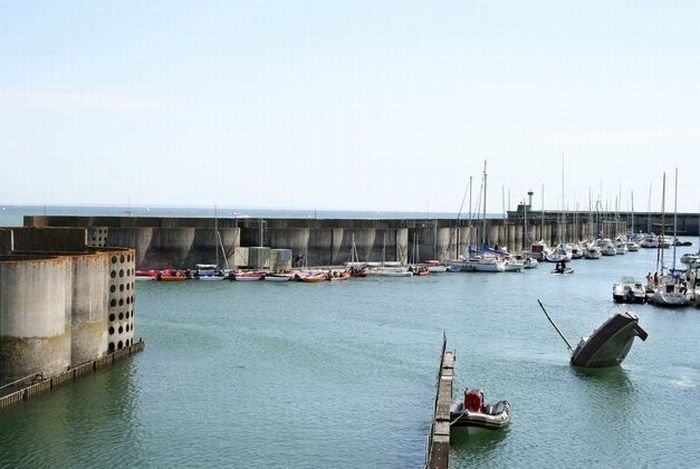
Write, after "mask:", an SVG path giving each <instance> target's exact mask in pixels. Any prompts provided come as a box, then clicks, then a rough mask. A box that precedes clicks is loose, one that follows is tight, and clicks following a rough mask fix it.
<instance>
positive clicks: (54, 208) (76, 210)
mask: <svg viewBox="0 0 700 469" xmlns="http://www.w3.org/2000/svg"><path fill="white" fill-rule="evenodd" d="M25 215H49V216H51V215H54V216H61V215H65V216H70V215H76V216H111V217H118V216H121V217H124V216H127V217H181V218H200V217H201V218H206V217H215V216H217V217H219V218H315V219H350V218H352V219H409V220H425V219H428V220H432V219H436V218H440V219H453V218H455V219H456V218H457V215H458V214H457V213H456V212H401V211H386V212H382V211H360V210H358V211H353V210H290V209H270V208H227V207H220V208H217V209H214V207H208V208H202V207H189V208H187V207H142V206H134V207H109V206H67V205H66V206H63V205H46V206H44V205H5V206H0V226H22V224H23V223H24V221H23V220H24V216H25ZM459 216H460V218H462V219H466V218H468V217H469V214H468V213H462V214H460V215H459ZM502 216H503V215H502V214H500V213H499V214H487V218H500V217H502ZM473 217H474V218H478V216H477V215H473Z"/></svg>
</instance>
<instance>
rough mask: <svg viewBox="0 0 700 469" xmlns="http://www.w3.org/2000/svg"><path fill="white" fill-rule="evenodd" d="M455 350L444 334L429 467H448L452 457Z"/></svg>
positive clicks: (428, 458)
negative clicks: (451, 427) (451, 408)
mask: <svg viewBox="0 0 700 469" xmlns="http://www.w3.org/2000/svg"><path fill="white" fill-rule="evenodd" d="M454 361H455V355H454V352H452V351H450V350H447V339H446V338H445V337H444V336H443V339H442V353H441V355H440V368H439V370H438V379H437V385H436V392H435V403H434V408H433V423H432V425H431V426H430V434H429V435H428V447H427V450H426V464H425V467H426V468H428V469H447V467H448V466H449V459H450V404H451V403H452V382H453V378H454Z"/></svg>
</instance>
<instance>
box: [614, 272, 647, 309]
mask: <svg viewBox="0 0 700 469" xmlns="http://www.w3.org/2000/svg"><path fill="white" fill-rule="evenodd" d="M646 300H647V293H646V289H645V288H644V285H642V282H638V281H637V280H635V279H633V278H632V277H622V279H620V281H619V282H617V283H615V284H614V285H613V301H614V302H615V303H644V302H646Z"/></svg>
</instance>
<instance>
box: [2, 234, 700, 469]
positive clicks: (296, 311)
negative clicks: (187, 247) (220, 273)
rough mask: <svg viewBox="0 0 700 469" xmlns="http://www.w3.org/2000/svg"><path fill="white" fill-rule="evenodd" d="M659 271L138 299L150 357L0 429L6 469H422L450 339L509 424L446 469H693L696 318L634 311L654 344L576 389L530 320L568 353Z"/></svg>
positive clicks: (699, 394)
mask: <svg viewBox="0 0 700 469" xmlns="http://www.w3.org/2000/svg"><path fill="white" fill-rule="evenodd" d="M693 242H694V245H693V246H692V247H689V248H680V249H679V251H678V252H679V256H680V254H682V253H683V252H687V251H691V250H692V251H696V250H697V245H696V241H695V240H693ZM670 255H671V250H670V249H669V250H666V256H667V259H668V258H669V257H670ZM655 259H656V251H655V250H642V251H640V252H638V253H628V254H626V255H624V256H616V257H612V258H602V259H600V260H580V261H574V262H572V263H571V266H572V267H574V269H575V273H574V274H573V275H569V276H557V275H551V274H550V273H549V272H550V270H551V268H552V265H551V264H540V266H539V268H538V269H535V270H531V271H523V272H521V273H500V274H474V273H446V274H434V275H429V276H427V277H415V278H366V279H352V280H350V281H346V282H323V283H318V284H300V283H283V284H280V283H268V282H246V283H236V282H228V281H226V282H197V281H187V282H182V283H162V282H143V283H138V285H137V294H136V337H137V338H138V337H142V338H143V339H144V341H145V342H146V349H145V351H144V352H143V353H140V354H136V355H134V356H133V357H132V358H131V359H129V360H126V361H124V362H121V363H119V364H117V365H115V367H113V368H109V369H105V370H100V371H98V372H97V373H95V374H93V375H90V376H88V377H86V378H83V379H81V380H79V381H78V382H76V383H75V384H73V385H69V386H66V387H64V388H61V389H59V390H57V391H55V392H52V393H49V394H47V395H45V396H43V397H41V398H39V399H36V400H33V401H31V402H29V403H27V404H25V405H21V406H18V407H16V408H12V409H10V410H7V411H5V412H3V413H2V414H0V466H2V467H46V466H70V467H94V466H98V465H110V466H112V465H113V466H125V467H168V466H178V467H182V466H187V467H214V466H223V467H246V468H248V467H266V468H268V467H279V468H297V467H304V468H306V467H324V468H327V467H350V468H367V467H388V468H405V467H422V465H423V464H424V455H425V444H426V437H427V434H428V429H429V426H430V422H431V415H432V405H433V398H434V393H435V379H436V375H437V367H438V362H439V354H440V347H441V341H442V333H443V331H444V332H445V333H446V334H447V338H448V348H450V349H453V350H455V352H456V357H457V360H456V364H455V366H456V367H455V380H456V381H455V394H456V395H459V394H460V393H461V390H462V389H463V388H464V387H466V386H468V387H480V388H482V389H483V391H484V393H485V395H486V400H487V401H488V402H493V401H497V400H501V399H507V400H509V401H510V402H511V404H512V408H513V410H512V420H511V424H510V426H509V427H508V428H507V429H505V430H504V431H486V430H478V431H467V432H462V433H459V434H455V433H453V438H452V449H451V453H450V466H451V467H456V468H457V467H499V468H501V467H538V468H539V467H640V466H642V467H698V466H700V444H699V443H700V436H699V434H698V432H697V429H696V427H697V422H698V421H700V408H699V407H698V406H697V403H698V402H699V401H700V387H699V385H700V350H699V347H698V343H700V342H699V341H698V337H699V336H700V310H697V309H695V308H686V309H680V310H668V309H662V308H658V307H655V306H652V305H638V306H637V305H635V306H634V307H632V308H631V309H632V310H633V311H635V312H637V314H638V315H639V316H640V325H641V326H642V327H643V328H644V329H645V330H646V331H647V332H648V333H649V338H648V339H647V341H646V342H641V341H639V340H635V343H634V345H633V347H632V350H631V351H630V353H629V355H628V357H627V359H626V360H625V362H624V363H623V364H622V366H621V367H617V368H612V369H604V370H596V371H585V370H581V369H576V368H573V367H571V366H570V365H569V362H568V360H569V354H568V350H567V349H566V346H565V344H564V343H563V342H562V340H561V339H560V338H559V337H558V336H557V334H556V332H555V331H554V330H553V329H552V327H551V326H550V325H549V323H548V322H547V319H546V318H545V316H544V314H543V313H542V311H541V310H540V308H539V305H538V304H537V299H538V298H539V299H541V300H542V302H543V303H544V305H545V306H546V307H547V309H548V312H549V313H550V315H551V316H552V318H553V319H554V320H555V321H556V322H557V323H558V325H559V327H560V328H561V329H562V331H563V332H564V334H566V335H567V336H568V338H569V341H570V342H572V343H575V342H576V341H577V340H578V339H579V338H580V336H581V335H588V334H589V333H590V332H591V331H592V330H593V329H594V328H595V327H597V326H599V325H600V324H601V323H602V322H603V321H605V319H607V318H608V317H609V316H610V315H611V314H613V313H614V312H616V311H618V310H619V309H622V308H623V307H621V306H616V305H614V304H613V302H612V285H613V283H614V282H615V281H616V280H618V279H619V278H620V277H622V276H624V275H632V276H634V277H636V278H639V279H643V277H644V275H645V274H646V273H647V272H649V271H652V272H653V269H654V265H655Z"/></svg>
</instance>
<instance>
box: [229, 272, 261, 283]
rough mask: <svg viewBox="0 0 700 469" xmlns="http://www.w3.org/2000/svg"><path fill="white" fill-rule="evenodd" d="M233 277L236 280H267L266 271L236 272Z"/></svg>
mask: <svg viewBox="0 0 700 469" xmlns="http://www.w3.org/2000/svg"><path fill="white" fill-rule="evenodd" d="M231 278H232V279H233V280H235V281H236V282H255V281H258V280H265V272H262V271H250V272H244V271H239V272H234V273H233V274H232V275H231Z"/></svg>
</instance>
